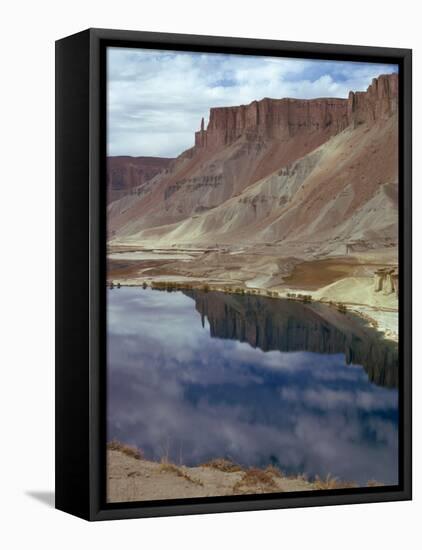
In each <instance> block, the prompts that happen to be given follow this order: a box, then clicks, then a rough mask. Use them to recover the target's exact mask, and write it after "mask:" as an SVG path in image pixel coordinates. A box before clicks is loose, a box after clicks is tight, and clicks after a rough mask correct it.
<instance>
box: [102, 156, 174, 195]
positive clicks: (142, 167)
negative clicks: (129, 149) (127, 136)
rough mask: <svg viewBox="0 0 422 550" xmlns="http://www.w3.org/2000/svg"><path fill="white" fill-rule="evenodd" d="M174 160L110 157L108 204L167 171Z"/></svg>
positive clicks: (108, 163) (108, 166) (108, 162)
mask: <svg viewBox="0 0 422 550" xmlns="http://www.w3.org/2000/svg"><path fill="white" fill-rule="evenodd" d="M172 160H173V159H169V158H162V157H127V156H122V157H108V158H107V198H108V202H112V201H115V200H117V199H121V198H122V197H124V196H125V195H127V194H130V193H131V191H132V190H133V189H134V188H135V187H141V186H142V185H143V184H144V183H145V182H146V181H148V180H150V179H152V178H153V177H154V176H156V175H157V174H159V173H160V172H162V171H163V170H164V171H165V169H166V168H167V167H168V165H169V164H170V162H171V161H172Z"/></svg>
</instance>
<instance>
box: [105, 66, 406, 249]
mask: <svg viewBox="0 0 422 550" xmlns="http://www.w3.org/2000/svg"><path fill="white" fill-rule="evenodd" d="M397 105H398V76H397V75H396V74H391V75H381V76H380V77H378V78H377V79H374V80H373V81H372V84H371V85H370V86H369V87H368V89H367V91H366V92H350V94H349V96H348V98H347V99H332V98H322V99H311V100H302V99H268V98H265V99H262V100H260V101H254V102H252V103H250V104H249V105H241V106H238V107H219V108H213V109H211V111H210V117H209V123H208V126H207V128H206V129H205V128H204V122H203V120H202V122H201V126H200V130H199V131H198V132H196V134H195V145H194V146H193V147H192V148H191V149H189V150H187V151H185V152H184V153H182V154H181V155H180V156H179V157H177V159H175V160H174V161H172V162H170V161H169V163H168V164H167V166H166V170H164V171H161V172H159V173H157V174H156V175H155V176H153V177H152V178H149V179H148V180H143V182H142V183H141V184H140V185H139V186H136V185H135V183H134V180H131V181H132V182H133V187H132V189H133V192H134V194H132V195H126V196H124V197H123V198H122V199H120V200H117V201H114V202H113V203H112V204H110V206H109V237H110V238H111V239H112V240H114V241H115V242H131V243H140V244H145V243H148V244H156V245H163V246H164V245H166V246H167V245H172V244H196V245H204V246H208V245H215V244H242V243H275V242H277V243H283V244H286V245H288V244H289V243H290V244H292V243H296V244H297V243H299V244H298V246H299V247H302V248H304V247H305V246H306V247H308V246H309V247H311V249H312V250H313V251H315V250H324V251H325V252H334V253H339V252H344V251H345V250H347V248H348V247H360V249H366V248H374V247H391V246H392V247H394V246H395V245H396V244H397V238H398V235H397V232H398V228H397V194H398V192H397V187H398V121H397V110H398V109H397ZM117 173H118V172H117ZM112 174H113V172H112V168H111V165H110V176H109V178H111V181H114V182H115V184H116V182H118V181H120V180H119V176H117V179H116V175H114V176H113V175H112ZM115 174H116V173H115ZM131 185H132V184H131ZM111 186H112V184H111Z"/></svg>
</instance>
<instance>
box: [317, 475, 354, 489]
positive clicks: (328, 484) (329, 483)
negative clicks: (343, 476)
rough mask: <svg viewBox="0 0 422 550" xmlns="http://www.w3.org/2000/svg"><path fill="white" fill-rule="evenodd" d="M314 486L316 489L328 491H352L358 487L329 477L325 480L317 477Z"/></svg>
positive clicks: (350, 482) (349, 482)
mask: <svg viewBox="0 0 422 550" xmlns="http://www.w3.org/2000/svg"><path fill="white" fill-rule="evenodd" d="M314 485H315V488H316V489H320V490H327V489H352V488H355V487H357V485H356V483H353V482H352V481H339V480H338V479H337V478H336V477H333V476H331V475H330V474H328V475H327V477H326V478H325V479H321V478H320V477H318V476H317V477H316V478H315V480H314Z"/></svg>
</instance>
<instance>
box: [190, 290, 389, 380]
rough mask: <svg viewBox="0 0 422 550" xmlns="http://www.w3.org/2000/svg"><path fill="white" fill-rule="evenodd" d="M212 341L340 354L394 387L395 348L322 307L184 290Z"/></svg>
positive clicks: (354, 320)
mask: <svg viewBox="0 0 422 550" xmlns="http://www.w3.org/2000/svg"><path fill="white" fill-rule="evenodd" d="M185 294H186V295H187V296H189V297H191V298H193V299H194V300H195V304H196V310H197V311H198V313H199V314H200V315H201V318H202V324H203V325H204V321H205V318H207V320H208V322H209V325H210V333H211V336H212V337H213V338H224V339H230V340H238V341H239V342H247V343H248V344H250V345H251V346H252V347H254V348H260V349H261V350H262V351H275V350H278V351H283V352H289V351H309V352H313V353H324V354H326V353H329V354H334V353H335V354H338V353H342V354H344V356H345V361H346V363H347V364H348V365H350V364H356V365H362V366H363V368H364V369H365V371H366V373H367V374H368V378H369V380H370V381H371V382H374V383H375V384H378V385H380V386H384V387H388V388H397V387H398V345H397V343H396V342H393V341H389V340H385V339H384V338H383V336H382V334H380V333H379V332H378V331H376V330H375V329H373V328H371V327H369V326H367V325H366V324H365V323H364V321H362V320H361V319H360V318H359V317H358V316H356V315H353V314H344V313H340V312H338V311H337V310H336V309H334V308H329V307H328V306H325V305H322V304H318V303H315V304H303V303H299V302H295V301H293V300H278V299H271V298H263V297H258V296H241V295H233V294H223V293H221V292H208V293H206V292H198V291H189V292H185Z"/></svg>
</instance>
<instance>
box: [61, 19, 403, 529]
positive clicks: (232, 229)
mask: <svg viewBox="0 0 422 550" xmlns="http://www.w3.org/2000/svg"><path fill="white" fill-rule="evenodd" d="M56 198H57V200H56V213H57V217H56V222H57V234H56V243H57V248H56V257H57V274H56V288H57V291H56V292H57V293H56V303H57V323H56V327H57V328H56V350H57V351H56V506H57V508H59V509H61V510H64V511H66V512H69V513H72V514H75V515H77V516H80V517H83V518H85V519H89V520H101V519H117V518H135V517H142V516H162V515H175V514H196V513H204V512H223V511H240V510H258V509H269V508H286V507H299V506H316V505H332V504H344V503H361V502H380V501H391V500H406V499H410V498H411V51H410V50H403V49H393V48H377V47H361V46H342V45H327V44H310V43H296V42H282V41H272V40H271V41H266V40H252V39H241V38H223V37H205V36H187V35H179V34H157V33H145V32H128V31H115V30H101V29H90V30H86V31H84V32H81V33H79V34H76V35H73V36H70V37H67V38H64V39H62V40H59V41H58V42H57V43H56Z"/></svg>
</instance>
